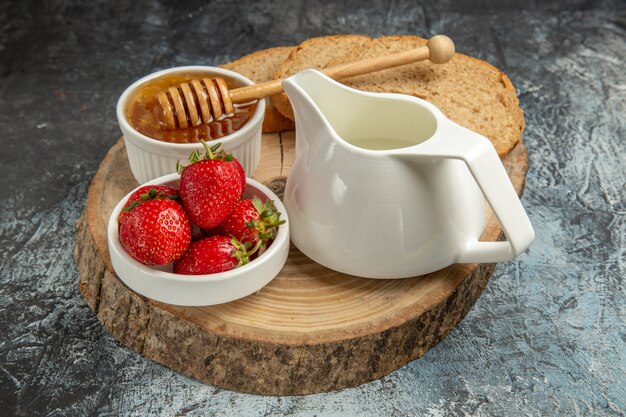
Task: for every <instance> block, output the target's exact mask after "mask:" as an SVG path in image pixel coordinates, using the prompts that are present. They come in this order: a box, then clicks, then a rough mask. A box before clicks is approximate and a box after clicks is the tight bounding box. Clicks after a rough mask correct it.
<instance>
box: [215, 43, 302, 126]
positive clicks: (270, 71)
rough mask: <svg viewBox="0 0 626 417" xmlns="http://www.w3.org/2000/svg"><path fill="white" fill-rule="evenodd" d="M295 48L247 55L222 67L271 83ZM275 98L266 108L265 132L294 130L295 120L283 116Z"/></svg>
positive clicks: (264, 50) (270, 49)
mask: <svg viewBox="0 0 626 417" xmlns="http://www.w3.org/2000/svg"><path fill="white" fill-rule="evenodd" d="M295 49H296V47H295V46H283V47H277V48H269V49H263V50H260V51H256V52H253V53H251V54H248V55H245V56H243V57H241V58H239V59H238V60H236V61H233V62H229V63H227V64H223V65H220V67H221V68H226V69H229V70H231V71H235V72H238V73H239V74H242V75H244V76H246V77H248V78H250V79H251V80H252V81H254V82H255V83H262V82H265V81H271V80H272V76H273V75H274V72H275V71H276V69H277V68H278V66H279V65H280V64H281V63H282V62H283V61H285V59H287V58H288V57H289V54H291V52H292V51H294V50H295ZM273 100H274V99H273V97H268V98H267V102H266V103H267V105H266V106H265V118H264V119H263V132H264V133H271V132H280V131H283V130H294V129H295V127H294V123H293V120H291V119H288V118H286V117H285V116H283V115H282V114H281V113H280V112H279V111H278V110H277V109H276V107H275V106H274V103H273Z"/></svg>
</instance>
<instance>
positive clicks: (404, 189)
mask: <svg viewBox="0 0 626 417" xmlns="http://www.w3.org/2000/svg"><path fill="white" fill-rule="evenodd" d="M283 87H284V89H285V92H286V93H287V95H288V96H289V99H290V101H291V104H292V106H293V109H294V113H295V116H296V159H295V161H294V165H293V168H292V171H291V173H290V175H289V179H288V180H287V186H286V189H285V198H284V202H285V206H286V208H287V212H288V213H289V218H290V223H291V226H290V229H291V239H292V242H293V243H294V244H295V245H296V246H297V247H298V249H300V250H301V251H302V252H303V253H304V254H305V255H307V256H308V257H309V258H311V259H313V260H314V261H316V262H318V263H320V264H322V265H324V266H326V267H328V268H331V269H334V270H336V271H339V272H343V273H346V274H351V275H356V276H360V277H368V278H406V277H412V276H417V275H423V274H427V273H430V272H433V271H436V270H439V269H441V268H444V267H446V266H448V265H451V264H453V263H482V262H499V261H507V260H511V259H513V258H514V257H516V256H517V255H519V254H520V253H521V252H522V251H524V250H525V249H526V248H527V247H528V246H529V245H530V243H531V242H532V241H533V239H534V236H535V234H534V231H533V228H532V226H531V224H530V220H529V219H528V216H527V215H526V212H525V211H524V208H523V207H522V204H521V202H520V200H519V198H518V196H517V194H516V193H515V190H514V189H513V185H512V184H511V182H510V180H509V178H508V176H507V174H506V171H505V169H504V167H503V166H502V163H501V162H500V159H499V158H498V155H497V153H496V151H495V149H494V148H493V145H492V144H491V142H489V140H487V139H486V138H484V137H483V136H481V135H479V134H477V133H474V132H472V131H470V130H468V129H465V128H463V127H461V126H459V125H458V124H456V123H454V122H452V121H451V120H449V119H447V118H446V117H445V116H444V115H443V114H442V113H441V111H439V110H438V109H437V108H436V107H435V106H433V105H432V104H430V103H428V102H427V101H424V100H420V99H418V98H415V97H411V96H406V95H401V94H380V93H367V92H363V91H359V90H355V89H352V88H349V87H346V86H344V85H342V84H339V83H338V82H336V81H334V80H332V79H330V78H328V77H326V76H325V75H323V74H322V73H321V72H319V71H315V70H306V71H302V72H300V73H298V74H296V75H294V76H292V77H290V78H289V79H287V80H285V81H283ZM481 190H482V193H481ZM483 194H484V196H485V197H486V199H487V201H488V202H489V204H490V205H491V207H492V209H493V211H494V213H495V215H496V217H497V218H498V220H499V221H500V224H501V225H502V229H503V230H504V232H505V234H506V236H507V238H508V241H506V242H479V241H478V239H479V237H480V235H481V234H482V232H483V229H484V227H485V213H484V200H483Z"/></svg>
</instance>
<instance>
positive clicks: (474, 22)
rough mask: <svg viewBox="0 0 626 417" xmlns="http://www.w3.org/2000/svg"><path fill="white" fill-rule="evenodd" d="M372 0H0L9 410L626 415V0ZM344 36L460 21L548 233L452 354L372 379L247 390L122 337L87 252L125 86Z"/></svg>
mask: <svg viewBox="0 0 626 417" xmlns="http://www.w3.org/2000/svg"><path fill="white" fill-rule="evenodd" d="M181 3H182V2H181ZM470 3H472V5H471V6H470V5H469V4H470ZM85 4H87V2H85ZM364 4H366V5H362V4H361V2H338V3H337V4H334V5H332V4H324V5H323V4H321V3H319V4H318V3H316V2H304V1H299V2H288V1H274V2H268V3H256V2H248V1H240V2H237V3H227V2H209V3H206V4H205V3H204V2H185V3H184V6H180V5H179V2H173V1H169V2H152V3H148V2H144V1H134V2H122V1H116V2H90V3H89V6H86V5H81V3H79V2H76V3H75V4H73V3H69V2H66V3H61V2H59V1H49V2H31V1H21V2H17V1H16V2H3V3H2V4H0V128H1V130H0V131H1V132H2V135H1V136H0V141H1V148H0V149H1V150H0V178H1V181H2V190H3V194H4V195H3V198H2V199H0V210H1V211H0V213H1V214H0V215H1V229H0V230H1V232H0V242H1V246H0V253H1V255H2V256H1V264H0V410H2V411H1V412H0V413H1V414H2V415H53V416H56V415H86V414H101V415H206V414H211V413H215V414H218V415H233V416H234V415H259V416H260V415H283V414H288V415H291V414H293V415H318V416H327V415H338V414H342V415H353V414H358V415H372V416H376V415H398V416H400V415H402V416H406V415H440V416H444V415H446V416H447V415H509V416H516V415H584V416H586V415H597V416H601V415H624V414H626V411H625V410H626V403H625V400H624V398H625V397H626V395H625V391H626V377H625V374H626V364H625V359H624V357H625V354H626V349H625V339H626V332H625V326H624V322H625V321H626V312H625V307H624V306H625V304H626V303H625V301H626V297H625V288H624V281H623V277H624V273H625V272H626V261H625V257H626V255H625V251H626V186H625V181H626V157H625V155H626V132H625V126H624V114H625V112H626V98H625V95H626V75H625V70H624V60H625V58H626V45H625V40H624V39H626V28H625V26H626V8H625V6H624V2H623V1H600V2H593V1H567V2H561V3H549V4H545V3H543V2H538V1H531V2H525V3H524V8H523V10H521V9H518V6H517V4H518V2H513V1H510V0H506V1H502V0H500V1H489V0H482V1H480V2H461V1H459V2H450V1H444V2H439V3H437V5H432V4H425V3H422V2H420V3H414V2H408V1H396V2H389V3H387V2H382V1H374V2H367V3H366V2H364ZM278 22H280V24H278ZM338 32H359V33H365V34H368V35H372V36H377V35H388V34H417V35H422V36H430V35H432V34H436V33H446V34H448V35H450V36H451V37H452V38H453V39H454V40H455V41H456V44H457V49H458V50H459V51H460V52H464V53H467V54H469V55H473V56H476V57H479V58H482V59H486V60H488V61H489V62H491V63H492V64H494V65H495V66H497V67H499V68H501V69H502V70H503V71H505V72H506V73H507V74H508V75H509V77H510V78H511V80H512V81H513V83H514V84H515V86H516V87H517V88H518V93H519V95H520V100H521V105H522V107H523V108H524V111H525V116H526V124H527V129H526V132H525V134H524V140H525V142H526V144H527V146H528V150H529V158H530V171H529V174H528V179H527V188H526V194H525V195H524V198H523V202H524V205H525V206H526V208H527V210H528V212H529V215H530V217H531V220H532V222H533V224H534V226H535V229H536V232H537V240H536V241H535V243H534V244H533V246H532V247H531V248H530V250H529V251H528V252H527V253H525V254H524V255H522V256H520V257H519V258H518V259H517V260H516V261H514V262H509V263H504V264H500V265H498V266H497V268H496V272H495V274H494V276H493V277H492V279H491V282H490V283H489V285H488V287H487V289H486V291H485V292H484V293H483V295H482V296H481V298H480V299H479V301H478V303H477V304H476V306H475V307H474V308H473V310H472V311H471V312H470V313H469V314H468V316H467V317H466V319H465V320H464V321H463V322H462V323H461V324H460V325H459V326H458V327H457V328H456V329H455V330H454V331H452V332H451V333H450V335H449V336H448V337H447V338H446V339H444V340H443V341H442V342H441V343H440V344H439V345H438V346H437V347H436V348H434V349H433V350H431V351H430V352H429V353H427V354H426V355H425V356H424V357H423V358H422V359H420V360H417V361H415V362H412V363H410V364H409V365H407V366H405V367H404V368H402V369H400V370H398V371H397V372H394V373H393V374H391V375H389V376H387V377H385V378H383V379H381V380H379V381H376V382H373V383H370V384H366V385H363V386H361V387H358V388H355V389H348V390H344V391H341V392H337V393H330V394H320V395H313V396H305V397H259V396H252V395H246V394H240V393H236V392H231V391H227V390H222V389H219V388H216V387H213V386H208V385H205V384H202V383H200V382H197V381H195V380H193V379H191V378H188V377H185V376H183V375H181V374H178V373H176V372H174V371H171V370H169V369H167V368H164V367H162V366H159V365H156V364H154V363H153V362H150V361H148V360H146V359H144V358H142V357H141V356H140V355H138V354H136V353H134V352H132V351H130V350H129V349H127V348H125V347H123V346H121V345H120V344H119V343H117V342H116V341H114V340H113V339H112V338H111V337H110V336H109V335H108V334H107V333H106V331H105V330H104V329H103V327H102V326H101V325H100V323H99V322H98V321H97V319H96V318H95V316H94V315H93V313H92V312H91V310H90V309H89V308H88V307H87V306H86V305H85V303H84V302H83V300H82V298H81V297H80V295H79V292H78V287H77V282H76V280H77V271H76V268H75V266H74V264H73V261H72V257H71V251H72V246H73V242H74V235H75V229H74V224H75V222H76V220H77V218H78V216H79V215H80V213H81V211H82V209H83V208H84V204H85V197H86V191H87V185H88V183H89V180H90V178H91V176H92V175H93V173H94V172H95V170H96V168H97V166H98V162H99V161H100V159H101V158H102V157H103V155H104V154H105V152H106V150H107V149H108V148H109V147H110V146H111V145H112V144H113V143H114V142H115V141H116V140H117V138H118V137H119V135H120V133H119V130H118V128H117V122H116V120H115V114H114V105H115V101H116V99H117V97H118V96H119V94H120V93H121V92H122V90H123V89H124V87H125V86H127V85H128V84H130V83H131V82H132V81H133V80H135V79H136V78H138V77H140V76H142V75H144V74H147V73H149V72H152V71H153V70H156V69H161V68H166V67H171V66H176V65H184V64H218V63H221V62H224V61H226V60H229V59H231V58H236V57H238V56H240V55H242V54H244V53H247V52H250V51H253V50H256V49H260V48H264V47H270V46H277V45H289V44H295V43H297V42H299V41H301V40H303V39H304V38H306V37H309V36H315V35H323V34H331V33H338Z"/></svg>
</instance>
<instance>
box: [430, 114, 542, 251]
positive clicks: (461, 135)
mask: <svg viewBox="0 0 626 417" xmlns="http://www.w3.org/2000/svg"><path fill="white" fill-rule="evenodd" d="M446 125H447V126H446ZM439 135H441V136H439ZM437 136H438V140H433V139H435V138H432V139H431V140H428V141H426V142H424V143H422V145H425V146H424V147H423V148H422V147H421V146H420V148H421V149H420V154H421V155H423V156H431V157H436V158H453V159H460V160H462V161H464V162H465V163H466V164H467V167H468V168H469V170H470V172H471V173H472V176H473V177H474V180H475V181H476V183H477V184H478V186H479V187H480V189H481V191H482V192H483V194H484V196H485V198H486V199H487V202H488V203H489V205H490V206H491V208H492V210H493V212H494V214H495V216H496V218H497V219H498V221H499V222H500V225H501V226H502V229H503V230H504V234H505V235H506V237H507V239H508V241H505V242H480V241H478V240H474V239H472V240H471V241H469V242H467V243H466V245H465V247H464V248H463V249H462V250H461V253H460V254H459V255H458V257H457V258H456V262H458V263H492V262H502V261H510V260H512V259H514V258H515V257H516V256H518V255H519V254H520V253H522V252H523V251H524V250H526V249H527V248H528V247H529V246H530V244H531V243H532V241H533V240H534V239H535V231H534V230H533V227H532V225H531V224H530V219H529V218H528V215H527V214H526V211H525V210H524V207H522V203H521V201H520V199H519V197H518V195H517V193H516V192H515V189H514V188H513V184H512V183H511V181H510V179H509V177H508V175H507V173H506V170H505V169H504V166H503V165H502V162H501V161H500V158H499V157H498V154H497V152H496V150H495V149H494V147H493V145H492V144H491V142H490V141H489V140H488V139H487V138H485V137H483V136H481V135H479V134H478V133H475V132H472V131H471V130H469V129H465V128H464V127H462V126H460V125H458V124H456V123H454V122H451V121H449V124H448V123H446V124H445V125H444V126H440V127H439V130H438V132H437Z"/></svg>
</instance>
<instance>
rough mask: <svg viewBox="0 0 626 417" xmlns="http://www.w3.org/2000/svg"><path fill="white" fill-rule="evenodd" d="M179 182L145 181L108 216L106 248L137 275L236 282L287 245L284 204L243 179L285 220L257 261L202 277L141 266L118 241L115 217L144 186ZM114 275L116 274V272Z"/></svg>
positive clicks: (167, 178)
mask: <svg viewBox="0 0 626 417" xmlns="http://www.w3.org/2000/svg"><path fill="white" fill-rule="evenodd" d="M179 179H180V175H179V174H168V175H164V176H162V177H158V178H155V179H154V180H151V181H148V182H146V183H144V184H141V185H139V186H137V187H135V188H134V189H132V190H131V191H129V192H128V193H127V194H126V195H125V196H124V197H122V199H121V200H120V201H119V202H118V203H117V204H116V205H115V207H114V208H113V211H112V212H111V215H110V216H109V220H108V224H107V240H108V243H109V247H110V248H112V249H114V250H115V252H116V255H117V256H118V257H119V259H120V260H121V261H122V262H124V263H125V264H126V265H127V266H129V267H132V268H133V269H136V270H138V272H140V273H142V274H146V275H151V276H153V277H154V278H158V279H161V280H164V281H169V282H191V283H196V284H198V283H203V282H220V281H227V280H232V279H236V278H238V277H240V276H242V275H245V274H247V273H249V272H251V271H253V270H254V269H255V268H257V267H260V266H261V265H262V264H264V263H266V262H270V259H271V258H272V257H273V256H274V255H275V254H276V255H278V252H279V250H280V247H282V246H283V245H285V244H287V245H288V244H289V219H288V215H287V210H286V209H285V206H284V205H283V203H282V201H280V199H279V198H278V196H277V195H276V194H274V193H273V192H272V190H270V189H269V188H267V187H266V186H264V185H263V184H261V183H259V182H258V181H255V180H253V179H252V178H248V177H246V187H248V186H252V187H253V188H256V189H257V190H258V191H260V192H261V193H262V194H264V195H265V196H266V197H267V198H268V200H273V201H274V204H275V206H276V209H277V210H278V211H279V212H280V213H281V220H285V223H284V224H282V225H281V226H280V227H279V228H278V233H277V234H276V238H275V239H274V241H273V242H272V244H271V245H270V247H269V248H268V249H267V251H265V252H263V253H262V254H261V255H260V256H259V257H258V258H256V259H254V260H252V261H250V262H249V263H247V264H246V265H242V266H240V267H238V268H235V269H232V270H230V271H225V272H218V273H215V274H204V275H183V274H175V273H173V272H168V271H161V270H158V269H154V268H153V267H150V266H148V265H144V264H142V263H141V262H139V261H137V260H135V259H133V258H132V257H131V256H130V255H129V254H128V253H127V252H126V250H125V249H124V247H123V246H122V244H121V243H120V241H119V234H118V230H119V223H118V221H117V219H118V216H119V213H120V211H121V210H122V208H123V207H124V204H125V203H126V200H127V199H128V197H129V196H130V194H132V193H133V192H135V191H136V190H138V189H139V188H141V187H143V186H146V185H166V184H169V183H172V182H175V181H177V180H179ZM109 256H113V254H109ZM116 272H117V271H116Z"/></svg>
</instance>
